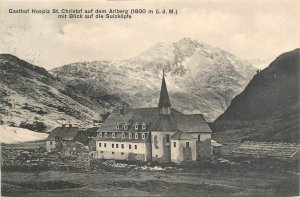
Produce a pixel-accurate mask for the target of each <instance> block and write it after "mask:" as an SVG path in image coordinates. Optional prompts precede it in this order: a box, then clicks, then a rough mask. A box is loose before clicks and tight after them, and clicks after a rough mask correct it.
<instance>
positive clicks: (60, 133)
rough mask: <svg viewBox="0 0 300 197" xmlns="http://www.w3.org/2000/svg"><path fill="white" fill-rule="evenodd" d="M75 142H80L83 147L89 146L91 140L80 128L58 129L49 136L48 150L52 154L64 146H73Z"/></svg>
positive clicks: (65, 127) (64, 127)
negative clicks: (58, 147)
mask: <svg viewBox="0 0 300 197" xmlns="http://www.w3.org/2000/svg"><path fill="white" fill-rule="evenodd" d="M75 142H80V143H82V144H83V145H88V142H89V138H88V137H87V135H86V134H85V132H84V131H82V130H80V129H79V128H78V127H72V126H71V125H70V126H69V127H67V126H63V127H57V128H55V129H53V131H52V132H51V133H50V134H49V136H48V137H47V139H46V150H47V152H51V151H53V150H54V149H56V148H57V146H61V145H62V144H64V145H65V146H69V147H70V146H73V145H74V143H75Z"/></svg>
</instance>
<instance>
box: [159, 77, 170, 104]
mask: <svg viewBox="0 0 300 197" xmlns="http://www.w3.org/2000/svg"><path fill="white" fill-rule="evenodd" d="M171 105H172V104H171V102H170V99H169V94H168V89H167V85H166V81H165V76H164V75H163V78H162V83H161V90H160V97H159V102H158V106H159V107H170V106H171Z"/></svg>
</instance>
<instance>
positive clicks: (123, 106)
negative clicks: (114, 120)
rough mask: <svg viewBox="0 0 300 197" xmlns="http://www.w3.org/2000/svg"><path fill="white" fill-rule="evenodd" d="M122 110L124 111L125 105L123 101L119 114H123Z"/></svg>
mask: <svg viewBox="0 0 300 197" xmlns="http://www.w3.org/2000/svg"><path fill="white" fill-rule="evenodd" d="M124 111H125V105H124V103H123V105H122V107H121V109H120V115H121V116H123V115H124Z"/></svg>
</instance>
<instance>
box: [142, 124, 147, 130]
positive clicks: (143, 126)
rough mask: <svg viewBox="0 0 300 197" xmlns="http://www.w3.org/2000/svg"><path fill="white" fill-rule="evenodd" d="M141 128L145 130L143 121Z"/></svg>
mask: <svg viewBox="0 0 300 197" xmlns="http://www.w3.org/2000/svg"><path fill="white" fill-rule="evenodd" d="M142 129H143V130H145V129H146V124H145V123H144V122H143V123H142Z"/></svg>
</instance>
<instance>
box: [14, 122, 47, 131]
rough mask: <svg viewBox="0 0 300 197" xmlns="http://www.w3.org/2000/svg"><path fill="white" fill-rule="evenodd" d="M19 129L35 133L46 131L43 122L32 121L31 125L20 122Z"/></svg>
mask: <svg viewBox="0 0 300 197" xmlns="http://www.w3.org/2000/svg"><path fill="white" fill-rule="evenodd" d="M19 127H21V128H24V129H29V130H32V131H37V132H44V131H46V128H47V127H46V125H45V124H44V123H43V122H38V121H34V122H33V123H28V122H23V121H22V122H21V123H20V125H19Z"/></svg>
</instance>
